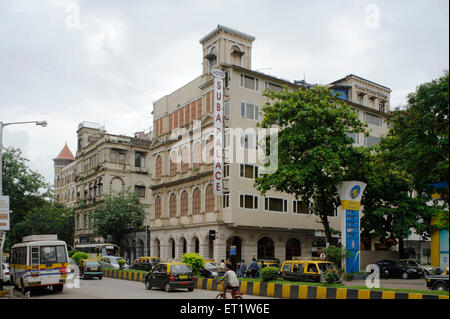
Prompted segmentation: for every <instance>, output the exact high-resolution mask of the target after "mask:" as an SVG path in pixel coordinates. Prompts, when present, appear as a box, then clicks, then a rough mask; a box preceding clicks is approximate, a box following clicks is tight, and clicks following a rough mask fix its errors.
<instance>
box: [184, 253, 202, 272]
mask: <svg viewBox="0 0 450 319" xmlns="http://www.w3.org/2000/svg"><path fill="white" fill-rule="evenodd" d="M181 260H182V261H183V262H184V263H186V264H188V265H189V266H191V268H192V271H193V273H194V275H195V276H200V270H202V269H203V266H204V264H205V259H204V258H203V257H202V256H200V255H199V254H197V253H186V254H184V255H183V256H182V257H181Z"/></svg>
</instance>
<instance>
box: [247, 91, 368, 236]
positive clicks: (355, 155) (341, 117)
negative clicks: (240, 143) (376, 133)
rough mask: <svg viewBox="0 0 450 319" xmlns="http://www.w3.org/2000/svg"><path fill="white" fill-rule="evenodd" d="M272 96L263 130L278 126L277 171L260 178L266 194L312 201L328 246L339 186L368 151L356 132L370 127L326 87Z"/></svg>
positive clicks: (265, 113)
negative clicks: (358, 143)
mask: <svg viewBox="0 0 450 319" xmlns="http://www.w3.org/2000/svg"><path fill="white" fill-rule="evenodd" d="M264 95H265V96H266V97H267V98H268V101H267V103H266V104H265V105H264V107H263V109H262V111H263V112H264V119H263V120H262V121H261V123H260V124H259V126H261V127H263V128H270V127H272V126H278V127H279V129H280V131H279V134H278V169H277V170H276V172H274V173H271V174H266V175H261V177H259V178H257V179H256V183H255V184H256V187H257V189H258V190H260V191H261V192H262V193H263V194H264V193H265V192H266V191H267V190H270V189H272V188H274V189H275V190H277V191H282V192H286V193H290V194H294V195H295V196H296V197H297V198H302V199H310V198H311V199H312V200H313V201H314V206H313V211H314V213H315V214H316V215H317V216H318V218H319V221H320V222H321V223H322V224H323V227H324V231H325V235H326V238H327V241H328V242H331V239H332V229H331V227H330V225H329V221H328V216H332V215H333V214H334V211H335V209H336V207H338V206H339V205H340V201H339V196H338V193H337V185H338V183H340V182H342V181H344V180H346V179H348V178H351V177H352V176H351V175H350V173H351V171H352V169H353V167H354V166H355V165H359V163H364V161H365V158H366V156H367V154H368V153H367V152H366V151H364V150H363V149H362V148H356V147H354V146H353V145H352V144H353V139H352V138H351V137H350V134H352V133H361V132H365V127H366V124H364V123H362V122H361V121H359V120H358V118H357V116H356V112H354V111H353V110H352V109H351V107H350V106H349V105H348V104H347V103H346V102H345V101H343V100H341V99H338V98H336V97H335V96H333V94H332V91H331V90H329V89H327V88H326V87H324V86H315V87H313V88H312V89H307V90H305V89H299V90H296V91H290V90H288V89H287V88H284V89H283V90H282V91H280V92H272V91H266V92H265V93H264Z"/></svg>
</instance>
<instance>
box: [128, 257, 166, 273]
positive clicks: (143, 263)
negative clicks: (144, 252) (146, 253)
mask: <svg viewBox="0 0 450 319" xmlns="http://www.w3.org/2000/svg"><path fill="white" fill-rule="evenodd" d="M160 261H161V259H160V258H159V257H139V258H138V259H136V260H135V261H134V263H133V265H132V266H131V269H134V270H145V271H150V270H152V268H153V267H154V266H155V265H156V264H158V263H159V262H160Z"/></svg>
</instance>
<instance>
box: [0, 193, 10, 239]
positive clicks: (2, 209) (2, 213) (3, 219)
mask: <svg viewBox="0 0 450 319" xmlns="http://www.w3.org/2000/svg"><path fill="white" fill-rule="evenodd" d="M0 231H9V196H0Z"/></svg>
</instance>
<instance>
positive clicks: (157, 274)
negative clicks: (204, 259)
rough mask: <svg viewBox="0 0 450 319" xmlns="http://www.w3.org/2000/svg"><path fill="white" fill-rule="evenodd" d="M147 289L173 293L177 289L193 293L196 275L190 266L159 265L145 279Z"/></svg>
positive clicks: (175, 264)
mask: <svg viewBox="0 0 450 319" xmlns="http://www.w3.org/2000/svg"><path fill="white" fill-rule="evenodd" d="M144 284H145V289H147V290H150V289H152V288H153V287H157V288H162V289H164V290H165V291H166V292H171V291H172V290H173V289H175V288H186V289H187V290H189V291H193V290H194V288H195V285H196V281H195V277H194V273H193V272H192V269H191V268H190V267H189V265H188V264H185V263H179V262H167V263H160V264H157V265H156V266H155V267H154V268H153V270H152V271H150V272H149V273H148V274H147V275H145V278H144Z"/></svg>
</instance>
